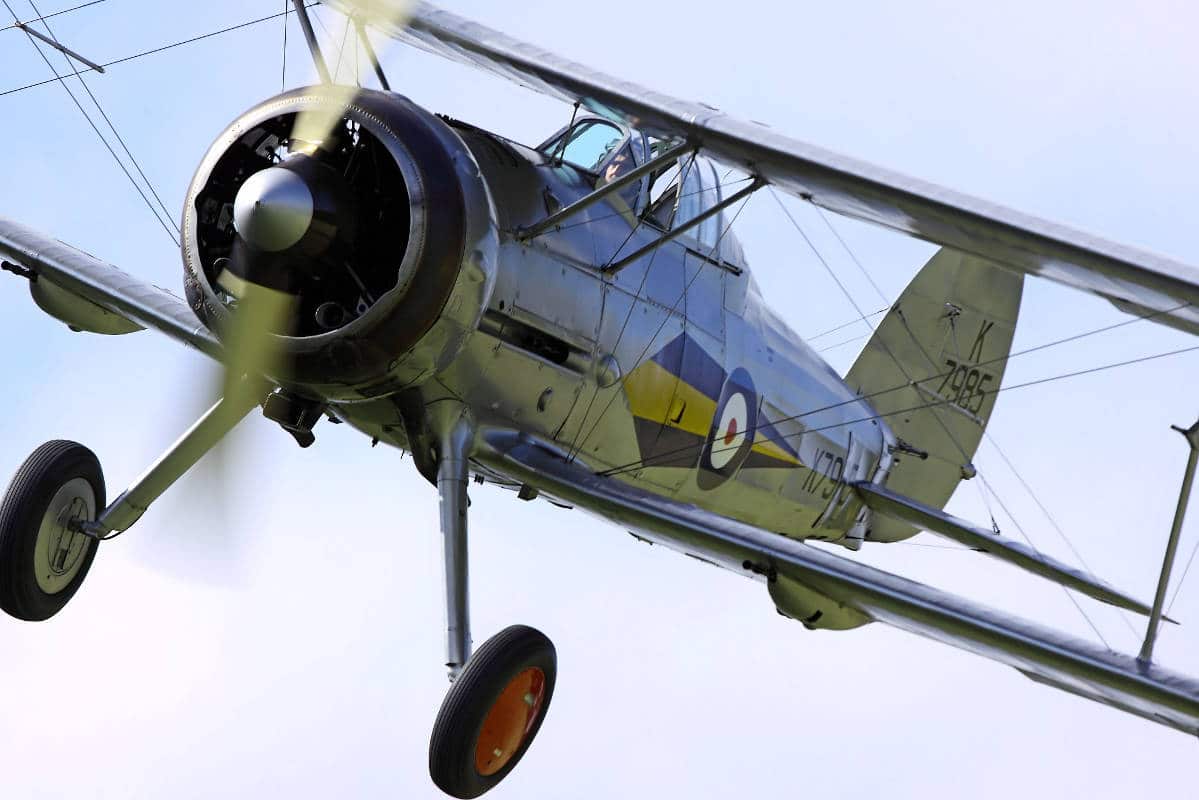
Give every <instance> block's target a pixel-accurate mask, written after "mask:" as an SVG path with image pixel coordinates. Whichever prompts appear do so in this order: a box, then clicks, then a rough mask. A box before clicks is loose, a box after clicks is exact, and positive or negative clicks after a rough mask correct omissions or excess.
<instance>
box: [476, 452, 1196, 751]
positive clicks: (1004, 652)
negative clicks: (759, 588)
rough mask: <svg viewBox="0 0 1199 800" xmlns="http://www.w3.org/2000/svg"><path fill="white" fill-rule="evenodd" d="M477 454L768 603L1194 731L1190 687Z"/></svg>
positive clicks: (861, 574) (630, 496) (665, 507)
mask: <svg viewBox="0 0 1199 800" xmlns="http://www.w3.org/2000/svg"><path fill="white" fill-rule="evenodd" d="M476 458H478V459H479V460H481V461H483V462H484V463H485V464H486V465H487V466H489V467H491V468H493V469H496V470H498V471H500V472H503V473H505V474H507V475H510V476H512V477H513V478H515V479H517V480H520V481H522V482H524V483H528V484H529V485H531V486H535V487H537V488H540V489H542V490H543V491H545V492H547V493H548V494H551V495H554V496H555V497H559V498H561V499H563V500H565V501H567V502H569V503H572V504H575V505H578V506H580V507H581V508H585V509H587V510H588V511H592V512H594V513H597V514H600V515H601V516H603V517H605V518H607V519H610V520H614V521H616V522H617V523H618V524H622V525H625V526H628V527H629V528H631V529H635V530H638V531H640V532H644V533H646V534H648V535H650V536H651V537H653V538H655V539H657V540H660V541H663V542H666V543H668V544H671V545H672V546H675V547H678V548H680V549H682V550H684V551H685V552H688V553H690V554H692V555H695V556H697V557H700V558H702V559H704V560H708V561H714V562H717V563H720V564H722V565H724V566H728V567H731V568H733V569H741V568H742V567H743V566H744V567H746V568H747V569H752V570H753V571H754V572H758V573H765V574H767V575H770V576H771V580H772V581H773V582H774V583H775V584H776V585H777V584H782V585H783V587H784V588H782V589H781V590H776V589H775V588H774V587H773V586H772V592H771V593H772V595H775V596H776V602H778V594H776V592H777V591H782V592H795V591H799V592H807V593H809V594H816V595H820V596H823V597H825V598H829V599H831V600H832V601H833V602H834V603H835V604H837V605H838V606H839V607H840V610H841V611H842V612H843V614H842V616H844V617H847V618H849V623H848V624H846V625H844V627H850V626H852V625H853V624H861V623H862V622H868V621H872V620H873V621H878V622H885V623H887V624H890V625H894V626H896V627H898V628H903V629H904V630H908V631H911V632H913V633H919V634H921V635H924V636H927V637H930V638H932V639H936V640H937V641H940V642H944V643H946V644H951V645H954V646H956V647H960V648H962V649H964V650H969V651H971V652H974V653H977V654H979V655H983V656H986V657H988V658H991V659H994V660H996V661H999V662H1001V663H1004V664H1008V665H1009V666H1012V667H1015V668H1016V669H1018V670H1020V671H1021V672H1023V673H1024V674H1026V675H1028V676H1029V677H1030V678H1033V679H1034V680H1037V681H1040V682H1042V683H1046V684H1049V685H1051V686H1055V687H1057V688H1060V689H1064V690H1066V691H1069V692H1072V693H1074V694H1078V695H1081V696H1083V697H1086V698H1088V699H1090V700H1095V701H1098V702H1101V703H1106V704H1108V705H1111V706H1115V707H1116V708H1120V709H1122V710H1124V711H1128V712H1130V713H1133V714H1137V715H1139V716H1142V717H1145V718H1147V719H1151V720H1153V721H1154V722H1158V723H1161V724H1164V725H1169V726H1170V727H1173V728H1177V729H1178V730H1181V731H1185V732H1187V733H1190V734H1199V681H1195V680H1193V679H1191V678H1188V677H1185V676H1182V675H1179V674H1177V673H1173V672H1170V671H1168V670H1164V669H1162V668H1160V667H1157V666H1154V665H1152V664H1144V663H1141V662H1139V661H1137V660H1136V659H1135V658H1133V657H1131V656H1126V655H1123V654H1120V653H1115V652H1112V651H1110V650H1105V649H1102V648H1100V647H1096V646H1095V645H1092V644H1090V643H1088V642H1085V641H1082V640H1080V639H1076V638H1073V637H1071V636H1067V635H1065V634H1062V633H1059V632H1057V631H1054V630H1052V629H1049V628H1045V627H1042V626H1039V625H1036V624H1034V623H1031V622H1027V621H1025V620H1022V619H1020V618H1018V617H1014V616H1010V615H1007V614H1003V613H1001V612H999V611H995V610H993V609H990V608H987V607H985V606H982V605H979V604H976V603H972V602H970V601H968V600H964V599H962V598H960V597H956V596H954V595H951V594H948V593H946V592H941V591H938V590H936V589H932V588H930V587H928V586H924V585H922V584H919V583H916V582H914V581H910V580H907V579H905V578H901V577H899V576H896V575H892V574H891V573H888V572H884V571H882V570H879V569H875V568H874V567H870V566H867V565H865V564H860V563H857V562H855V561H852V560H850V559H848V558H844V557H842V556H838V555H834V554H833V553H829V552H827V551H824V550H820V549H817V548H815V547H812V546H811V545H807V544H804V543H802V542H798V541H794V540H792V539H788V538H786V537H784V536H780V535H778V534H774V533H770V532H767V531H763V530H760V529H758V528H754V527H753V526H750V525H746V524H744V523H740V522H736V521H734V520H731V519H727V518H725V517H720V516H717V515H715V514H712V513H709V512H706V511H703V510H701V509H698V508H696V507H694V506H689V505H684V504H682V503H678V502H675V501H673V500H668V499H665V498H661V497H657V496H655V495H652V494H649V493H648V492H644V491H642V490H639V489H636V488H634V487H631V486H629V485H627V484H624V483H621V482H619V481H617V480H615V479H613V478H605V477H600V476H598V475H595V474H594V473H592V472H590V471H588V470H587V469H586V468H584V467H583V466H581V465H580V464H578V463H577V462H576V463H570V462H567V461H566V459H564V458H563V457H561V456H560V455H558V454H556V453H554V452H551V451H550V450H548V449H546V447H545V446H543V445H540V444H538V443H535V442H533V441H530V440H529V439H527V438H525V437H522V436H521V435H520V434H516V433H511V432H504V431H493V432H491V433H490V434H488V435H487V439H486V447H485V449H484V451H483V452H481V453H479V454H477V455H476ZM788 584H791V585H792V586H790V587H789V586H788ZM792 596H794V595H792ZM854 617H856V619H853V618H854ZM808 621H809V622H814V621H815V618H814V617H810V618H809V620H808Z"/></svg>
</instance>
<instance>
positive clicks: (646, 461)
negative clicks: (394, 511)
mask: <svg viewBox="0 0 1199 800" xmlns="http://www.w3.org/2000/svg"><path fill="white" fill-rule="evenodd" d="M1197 350H1199V345H1192V346H1191V347H1181V348H1178V349H1176V350H1167V351H1165V352H1161V353H1151V354H1149V355H1144V356H1139V357H1137V358H1130V359H1126V360H1124V361H1116V362H1113V363H1109V364H1100V365H1098V366H1095V367H1088V368H1086V369H1080V370H1074V371H1072V372H1065V373H1061V374H1058V375H1049V376H1047V377H1044V378H1036V379H1034V380H1029V381H1024V382H1023V383H1014V384H1012V385H1010V386H1001V387H1000V388H998V389H996V390H995V391H994V394H1000V393H1001V392H1011V391H1015V390H1016V389H1025V388H1028V387H1030V386H1039V385H1041V384H1045V383H1052V382H1054V381H1060V380H1066V379H1068V378H1077V377H1080V376H1082V375H1091V374H1094V373H1097V372H1104V371H1107V370H1112V369H1117V368H1120V367H1127V366H1132V365H1133V364H1141V363H1145V362H1148V361H1156V360H1158V359H1162V358H1169V357H1170V356H1176V355H1182V354H1184V353H1192V352H1195V351H1197ZM926 380H927V379H926ZM862 399H865V398H864V397H859V398H854V399H853V400H850V401H847V402H857V401H859V400H862ZM951 402H952V401H950V400H948V399H942V400H931V401H929V402H926V403H920V404H918V405H914V406H910V407H908V408H900V409H897V410H895V411H889V412H887V413H885V414H870V415H867V416H863V417H857V418H855V419H850V420H843V421H841V422H834V423H831V424H829V425H823V426H820V427H817V428H808V429H806V430H802V431H797V432H795V433H789V434H781V435H780V438H783V439H790V438H794V437H796V436H805V435H807V434H811V433H819V432H821V431H827V430H834V429H836V428H842V427H845V426H846V425H857V424H858V423H861V422H870V421H871V420H876V419H886V418H888V417H894V416H898V415H900V414H910V413H912V412H914V411H920V410H922V409H925V408H931V407H933V406H945V405H949V404H951ZM842 405H845V403H837V404H835V405H831V406H825V407H824V408H818V409H814V410H812V411H805V412H804V413H802V414H795V415H793V416H791V417H784V418H782V419H781V420H778V422H788V421H790V420H794V419H800V418H802V417H806V416H809V415H811V414H816V413H819V412H821V411H827V410H829V409H831V408H836V407H838V406H842ZM713 442H715V439H712V438H710V437H707V438H705V439H704V440H703V441H701V442H699V443H698V444H691V445H686V446H684V447H679V448H676V449H674V450H669V451H665V452H662V453H657V454H655V455H654V456H651V457H650V458H643V459H638V460H637V461H630V462H628V463H627V464H621V465H619V466H615V467H611V468H609V469H605V470H601V471H600V472H599V473H598V474H600V475H604V476H611V475H621V474H624V473H626V472H631V471H633V470H636V469H641V468H642V467H647V466H653V465H654V463H658V462H663V461H667V460H672V459H673V458H675V457H677V456H679V455H684V454H687V453H695V454H698V453H699V451H700V450H702V449H703V448H704V447H706V446H707V445H708V444H711V443H713ZM732 449H736V448H734V447H727V448H720V449H716V450H713V452H715V453H720V452H724V450H732Z"/></svg>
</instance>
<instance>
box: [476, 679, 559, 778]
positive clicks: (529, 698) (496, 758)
mask: <svg viewBox="0 0 1199 800" xmlns="http://www.w3.org/2000/svg"><path fill="white" fill-rule="evenodd" d="M544 702H545V673H544V672H542V670H541V669H540V668H539V667H529V668H528V669H525V670H522V671H521V672H519V673H517V675H516V677H514V678H513V679H512V680H510V681H508V685H507V686H505V687H504V691H502V692H500V696H499V697H498V698H496V701H495V704H494V705H492V706H491V710H490V711H488V712H487V718H486V719H484V720H483V727H482V728H481V729H480V731H479V740H478V742H476V744H475V771H476V772H478V773H479V774H480V775H482V776H483V777H487V776H489V775H494V774H496V773H497V772H499V771H500V770H502V769H503V768H504V767H505V766H506V765H507V764H508V762H509V761H511V760H512V757H513V756H514V755H516V752H517V751H518V750H520V747H521V745H522V744H524V742H525V739H526V738H527V737H528V735H529V731H530V730H532V728H533V724H534V723H535V722H536V721H537V718H538V716H539V715H540V714H541V707H542V705H543V704H544Z"/></svg>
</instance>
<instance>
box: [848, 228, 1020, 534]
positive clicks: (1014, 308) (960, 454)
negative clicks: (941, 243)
mask: <svg viewBox="0 0 1199 800" xmlns="http://www.w3.org/2000/svg"><path fill="white" fill-rule="evenodd" d="M1023 287H1024V277H1023V275H1021V274H1018V273H1013V272H1008V271H1007V270H1004V269H1001V268H1000V267H997V266H995V265H994V264H992V263H991V262H989V261H986V260H984V259H981V258H977V257H975V256H971V255H967V254H965V253H961V252H959V251H956V250H950V249H949V248H942V249H941V250H938V251H937V253H936V254H935V255H934V256H933V257H932V258H931V259H930V260H929V261H928V263H927V264H925V265H924V267H923V268H922V269H921V270H920V272H919V273H917V274H916V277H915V278H913V279H912V282H911V283H909V284H908V286H907V288H906V289H904V291H903V293H902V294H901V295H900V296H899V300H897V301H896V302H895V304H894V305H893V306H892V307H891V309H890V310H889V311H888V312H887V315H886V316H885V317H884V318H883V320H882V322H881V323H880V324H879V326H878V328H877V329H876V330H875V332H874V335H873V336H872V337H871V338H870V342H869V343H868V344H867V345H866V349H865V350H863V351H862V354H861V355H860V356H858V360H857V361H856V362H854V365H853V367H852V368H850V370H849V374H848V375H847V376H846V382H847V383H848V384H849V385H850V386H851V387H853V388H854V389H856V390H857V391H858V392H859V393H860V394H862V395H863V396H864V397H865V398H866V399H867V401H868V402H869V403H870V404H871V405H872V406H873V407H874V408H875V410H876V411H877V412H878V413H879V414H880V415H882V416H883V417H884V418H885V419H886V421H887V423H888V424H889V425H890V426H891V429H892V430H893V431H894V432H895V435H896V436H897V437H898V438H899V439H900V440H902V442H904V443H906V444H907V445H910V446H911V447H912V448H913V449H915V450H919V451H922V452H925V453H927V454H928V457H927V458H921V457H920V456H918V455H914V454H911V453H904V452H898V453H896V457H895V464H894V466H893V467H892V469H891V472H890V476H889V477H888V479H887V487H888V488H889V489H892V490H894V491H896V492H899V493H901V494H904V495H907V496H908V497H911V498H914V499H916V500H919V501H921V502H923V503H926V504H928V505H930V506H934V507H936V508H944V506H945V503H947V502H948V501H949V498H950V496H951V495H952V494H953V492H954V490H955V489H956V488H957V485H958V483H959V482H960V481H961V480H962V479H963V478H964V477H968V476H972V475H973V465H972V459H973V458H974V454H975V452H976V451H977V450H978V445H979V442H980V441H981V440H982V436H983V432H984V431H985V429H986V425H987V422H988V421H989V420H990V418H991V413H992V411H993V410H994V408H995V391H996V390H997V389H998V388H999V386H1000V384H1001V383H1002V381H1003V373H1004V368H1005V367H1006V366H1007V358H1006V356H1007V355H1008V353H1009V352H1010V351H1011V346H1012V337H1013V336H1014V334H1015V331H1016V318H1017V316H1018V314H1019V311H1020V297H1021V294H1022V292H1023ZM896 387H898V388H896ZM888 390H891V391H888ZM923 405H928V406H929V407H927V408H921V409H919V410H913V411H905V410H906V409H913V408H916V407H918V406H923ZM899 412H904V413H899ZM915 532H916V529H915V528H913V527H911V526H909V525H905V524H903V523H900V522H895V521H893V520H889V519H885V518H876V519H875V520H874V524H873V525H872V527H871V531H870V534H869V536H868V538H869V539H871V540H879V541H894V540H896V539H905V538H907V537H909V536H911V535H912V534H914V533H915Z"/></svg>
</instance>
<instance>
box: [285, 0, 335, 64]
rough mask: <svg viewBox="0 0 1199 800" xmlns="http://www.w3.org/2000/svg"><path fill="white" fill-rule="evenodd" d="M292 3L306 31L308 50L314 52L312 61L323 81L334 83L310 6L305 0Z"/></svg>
mask: <svg viewBox="0 0 1199 800" xmlns="http://www.w3.org/2000/svg"><path fill="white" fill-rule="evenodd" d="M291 4H292V5H293V6H295V7H296V16H297V17H299V18H300V29H301V30H302V31H304V41H306V42H308V52H310V53H312V63H313V64H315V65H316V71H317V72H318V73H320V76H321V83H333V79H332V78H331V77H329V65H328V64H326V63H325V57H324V55H322V54H321V45H320V42H318V41H317V40H316V31H314V30H313V29H312V20H310V19H309V18H308V6H306V5H305V4H304V0H291Z"/></svg>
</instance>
